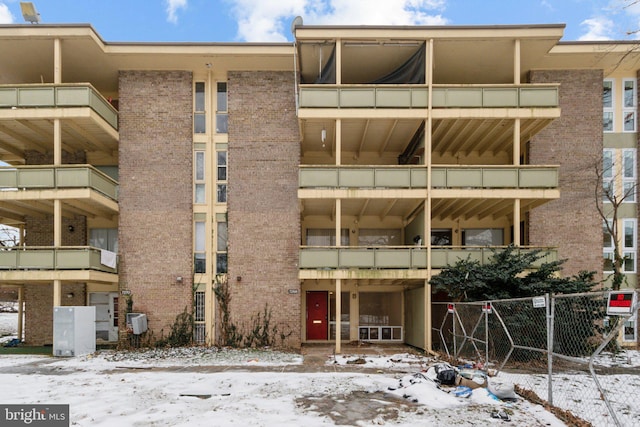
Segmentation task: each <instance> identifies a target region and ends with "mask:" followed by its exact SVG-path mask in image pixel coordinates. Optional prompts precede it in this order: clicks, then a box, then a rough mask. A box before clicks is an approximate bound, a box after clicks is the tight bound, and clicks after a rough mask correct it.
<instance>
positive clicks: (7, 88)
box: [0, 83, 118, 130]
mask: <svg viewBox="0 0 640 427" xmlns="http://www.w3.org/2000/svg"><path fill="white" fill-rule="evenodd" d="M66 107H89V108H91V109H92V110H93V111H95V112H96V113H98V115H100V117H102V118H103V119H104V120H105V121H107V123H109V124H110V125H111V126H112V127H113V128H114V129H116V130H117V129H118V111H117V110H116V109H115V108H113V106H112V105H111V104H109V102H107V100H106V99H104V98H103V97H102V95H100V93H99V92H98V91H97V90H95V89H94V88H93V86H91V85H90V84H89V83H78V84H67V83H65V84H58V85H54V84H32V85H20V86H16V85H0V108H66Z"/></svg>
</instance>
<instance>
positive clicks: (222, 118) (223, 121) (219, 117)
mask: <svg viewBox="0 0 640 427" xmlns="http://www.w3.org/2000/svg"><path fill="white" fill-rule="evenodd" d="M216 132H217V133H228V132H229V118H228V116H227V114H226V113H218V114H216Z"/></svg>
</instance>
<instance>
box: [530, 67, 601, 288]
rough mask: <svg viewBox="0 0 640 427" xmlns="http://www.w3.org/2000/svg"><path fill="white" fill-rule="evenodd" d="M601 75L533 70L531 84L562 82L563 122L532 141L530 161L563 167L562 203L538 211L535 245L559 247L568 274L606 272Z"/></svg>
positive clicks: (533, 230) (532, 234) (533, 220)
mask: <svg viewBox="0 0 640 427" xmlns="http://www.w3.org/2000/svg"><path fill="white" fill-rule="evenodd" d="M602 79H603V75H602V72H601V71H599V70H553V71H532V72H531V82H532V83H547V82H549V83H560V84H561V86H560V108H561V110H562V112H561V117H560V118H559V119H557V120H555V121H554V122H553V123H551V125H549V126H548V127H547V128H545V129H544V130H543V131H542V132H540V133H539V134H538V135H536V136H535V137H534V138H533V139H532V140H531V147H530V153H529V154H530V160H531V163H532V164H538V165H544V164H548V165H554V164H557V165H560V199H558V200H555V201H553V202H550V203H547V204H545V205H543V206H541V207H538V208H535V209H533V211H532V212H531V214H530V221H531V222H530V230H529V232H530V241H531V244H532V245H551V246H557V247H558V251H559V257H560V258H561V259H565V258H566V259H567V261H566V263H565V264H564V269H563V274H564V275H573V274H576V273H578V272H579V271H580V270H588V271H597V272H598V277H601V274H600V273H601V271H602V220H601V219H600V216H599V215H598V212H597V210H596V202H597V200H596V197H595V186H596V185H598V186H599V185H601V184H600V183H599V181H598V179H597V177H596V174H595V165H596V162H598V161H600V159H601V156H602V144H603V143H602Z"/></svg>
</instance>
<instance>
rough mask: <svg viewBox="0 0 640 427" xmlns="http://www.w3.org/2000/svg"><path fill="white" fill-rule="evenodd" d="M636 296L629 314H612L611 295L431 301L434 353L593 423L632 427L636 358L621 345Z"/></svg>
mask: <svg viewBox="0 0 640 427" xmlns="http://www.w3.org/2000/svg"><path fill="white" fill-rule="evenodd" d="M637 293H638V292H637V291H635V299H634V300H633V301H636V302H635V305H634V306H632V307H631V308H630V310H629V311H630V312H631V314H625V315H615V316H614V315H607V304H608V302H609V292H589V293H582V294H570V295H548V294H547V295H544V296H540V297H536V298H518V299H508V300H496V301H484V302H472V303H434V313H439V314H440V317H441V321H438V322H436V321H435V320H434V330H433V342H434V348H435V349H436V350H439V351H440V352H442V353H445V354H447V355H448V356H450V357H452V358H459V359H465V360H471V361H474V362H481V363H483V364H485V366H487V367H490V368H493V369H496V370H497V371H498V373H499V375H500V376H501V377H504V378H507V379H509V380H511V381H513V382H514V383H515V384H518V385H519V386H521V387H523V388H525V389H528V390H531V391H533V392H535V393H536V394H537V395H538V396H539V397H540V398H542V399H545V400H547V401H548V402H549V403H550V404H551V405H554V406H556V407H559V408H562V409H565V410H567V411H570V412H572V413H573V414H574V415H576V416H578V417H580V418H582V419H585V420H586V421H589V422H591V423H592V424H593V425H596V426H605V425H616V426H637V425H640V421H639V420H640V405H639V404H638V399H639V398H640V397H639V396H640V356H638V355H639V354H640V352H638V351H635V352H631V351H625V350H624V348H623V347H621V346H620V344H621V342H620V341H621V340H622V339H623V338H624V336H625V334H627V333H628V330H631V327H632V326H636V325H637V323H635V324H634V323H632V322H637V315H638V314H637V313H638V304H637V301H638V295H637ZM634 336H635V335H634ZM635 345H636V348H637V337H636V343H635ZM549 349H551V351H549Z"/></svg>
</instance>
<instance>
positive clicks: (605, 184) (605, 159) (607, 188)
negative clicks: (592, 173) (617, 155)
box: [602, 150, 615, 202]
mask: <svg viewBox="0 0 640 427" xmlns="http://www.w3.org/2000/svg"><path fill="white" fill-rule="evenodd" d="M614 195H615V179H614V151H613V150H603V151H602V200H603V201H605V202H607V201H609V202H610V201H611V200H610V199H609V197H613V196H614Z"/></svg>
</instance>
